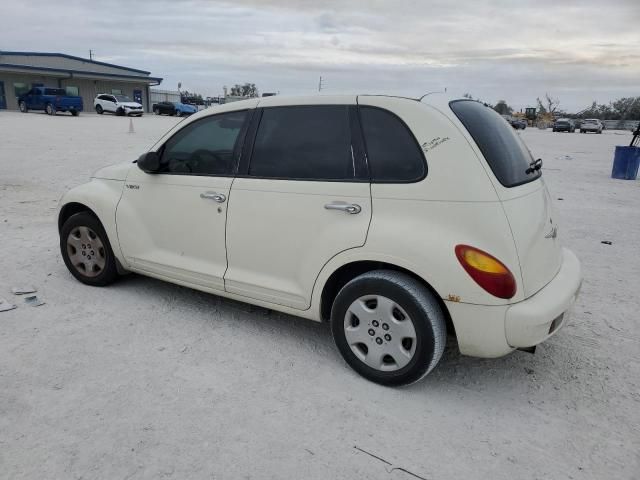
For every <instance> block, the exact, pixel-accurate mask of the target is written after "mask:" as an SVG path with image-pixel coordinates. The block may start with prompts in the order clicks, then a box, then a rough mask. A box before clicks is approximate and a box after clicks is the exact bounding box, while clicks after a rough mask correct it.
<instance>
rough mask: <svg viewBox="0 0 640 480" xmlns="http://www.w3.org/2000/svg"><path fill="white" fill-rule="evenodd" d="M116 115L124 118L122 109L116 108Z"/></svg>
mask: <svg viewBox="0 0 640 480" xmlns="http://www.w3.org/2000/svg"><path fill="white" fill-rule="evenodd" d="M116 115H117V116H118V117H124V108H118V109H117V110H116Z"/></svg>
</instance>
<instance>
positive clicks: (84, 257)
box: [67, 227, 107, 277]
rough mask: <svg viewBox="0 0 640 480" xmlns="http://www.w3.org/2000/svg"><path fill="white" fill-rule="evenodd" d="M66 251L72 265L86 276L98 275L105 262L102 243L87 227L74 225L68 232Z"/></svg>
mask: <svg viewBox="0 0 640 480" xmlns="http://www.w3.org/2000/svg"><path fill="white" fill-rule="evenodd" d="M67 253H68V254H69V260H71V263H72V265H73V267H74V268H75V269H76V270H77V271H78V272H79V273H81V274H82V275H85V276H87V277H96V276H98V275H100V273H102V271H103V270H104V267H105V265H106V263H107V258H106V255H105V248H104V244H103V243H102V240H100V237H98V235H96V233H95V232H94V231H93V230H92V229H90V228H89V227H76V228H74V229H73V230H71V232H69V236H68V237H67Z"/></svg>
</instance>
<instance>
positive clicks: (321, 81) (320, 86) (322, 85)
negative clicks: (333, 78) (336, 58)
mask: <svg viewBox="0 0 640 480" xmlns="http://www.w3.org/2000/svg"><path fill="white" fill-rule="evenodd" d="M323 87H324V84H323V79H322V75H320V81H319V82H318V92H321V91H322V88H323Z"/></svg>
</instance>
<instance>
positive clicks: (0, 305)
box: [0, 298, 16, 312]
mask: <svg viewBox="0 0 640 480" xmlns="http://www.w3.org/2000/svg"><path fill="white" fill-rule="evenodd" d="M14 308H16V306H15V305H14V304H13V303H9V302H7V301H6V300H5V299H4V298H0V312H8V311H9V310H13V309H14Z"/></svg>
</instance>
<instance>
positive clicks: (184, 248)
mask: <svg viewBox="0 0 640 480" xmlns="http://www.w3.org/2000/svg"><path fill="white" fill-rule="evenodd" d="M541 167H542V161H541V160H534V159H533V157H532V156H531V153H530V152H529V150H528V149H527V147H526V146H525V145H524V143H523V142H522V140H521V139H520V137H519V135H517V134H516V133H515V132H514V131H513V129H512V128H511V127H509V125H508V124H507V123H506V122H504V121H503V119H502V118H500V116H499V115H498V114H497V113H496V112H495V111H493V110H492V109H491V108H489V107H486V106H484V105H483V104H481V103H479V102H476V101H472V100H466V99H461V100H453V101H451V100H450V99H449V98H447V97H445V96H441V95H430V96H429V97H428V99H427V100H426V101H423V102H420V101H416V100H411V99H404V98H397V97H386V96H368V95H367V96H326V97H322V96H309V97H302V98H298V99H296V98H291V97H280V96H274V97H268V98H259V99H258V98H256V99H251V100H245V101H241V102H234V103H230V104H226V105H223V106H219V107H212V108H208V109H206V110H203V111H201V112H199V113H197V114H196V115H193V116H191V117H190V118H188V119H187V120H185V121H184V122H182V123H181V124H180V125H179V126H178V127H174V128H173V129H172V130H170V131H169V132H168V133H167V134H165V135H164V136H163V137H162V138H161V139H160V140H159V141H158V142H157V143H156V144H155V145H154V146H153V147H152V148H151V150H150V151H148V152H147V153H144V154H143V155H141V156H140V158H139V159H138V160H137V161H134V163H131V162H126V163H120V164H116V165H113V166H111V167H106V168H104V169H102V170H100V171H98V172H97V173H95V174H94V177H93V178H92V180H91V181H90V182H89V183H86V184H84V185H80V186H78V187H76V188H73V189H72V190H70V191H69V192H67V193H66V195H65V196H64V197H63V199H62V200H61V209H60V211H59V216H58V226H59V232H60V248H61V253H62V257H63V259H64V262H65V264H66V266H67V267H68V269H69V271H70V272H71V274H72V275H73V276H75V278H76V279H78V280H79V281H81V282H83V283H86V284H88V285H95V286H103V285H108V284H110V283H112V282H114V281H115V280H116V279H117V278H118V276H119V275H120V274H122V273H126V272H137V273H139V274H142V275H148V276H151V277H155V278H159V279H163V280H166V281H169V282H174V283H177V284H180V285H184V286H189V287H192V288H195V289H198V290H202V291H205V292H210V293H214V294H216V295H220V296H223V297H228V298H232V299H235V300H240V301H244V302H248V303H252V304H255V305H259V306H262V307H266V308H270V309H273V310H278V311H282V312H285V313H288V314H292V315H298V316H301V317H306V318H309V319H312V320H316V321H327V322H330V324H331V330H332V333H333V336H334V339H335V342H336V345H337V347H338V349H339V351H340V352H341V354H342V355H343V357H344V358H345V360H346V361H347V363H348V364H349V365H351V367H353V369H355V370H356V371H357V372H358V373H360V374H361V375H362V376H364V377H366V378H367V379H369V380H372V381H374V382H379V383H382V384H387V385H398V384H407V383H411V382H415V381H417V380H419V379H420V378H422V377H423V376H424V375H426V374H427V373H429V371H431V370H432V369H433V368H434V367H435V365H436V364H437V363H438V361H439V359H440V357H441V355H442V352H443V349H444V345H445V334H446V332H447V329H448V330H449V332H450V333H451V334H452V335H455V336H456V338H457V343H458V348H459V349H460V352H461V353H463V354H465V355H473V356H478V357H499V356H502V355H506V354H507V353H509V352H511V351H513V350H514V349H517V348H520V349H526V350H528V351H530V350H532V348H533V347H534V346H535V345H537V344H539V343H540V342H543V341H544V340H546V339H547V338H549V337H550V336H551V335H554V334H556V333H557V332H558V331H559V329H560V328H562V326H563V325H565V324H566V323H567V319H568V313H569V311H570V309H571V306H572V304H573V303H574V301H575V299H576V296H577V295H578V291H579V289H580V285H581V281H582V277H581V270H580V263H579V261H578V259H577V258H576V256H575V255H574V254H573V253H572V252H571V251H569V250H567V249H565V248H563V247H561V245H560V243H559V239H558V238H557V237H558V219H557V217H556V215H555V213H554V211H553V207H552V200H551V197H550V195H549V192H548V190H547V187H546V186H545V182H544V181H543V178H542V170H541ZM229 199H230V200H231V201H229ZM203 219H206V221H203ZM447 325H449V326H447ZM239 354H242V353H241V352H240V353H239Z"/></svg>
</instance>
